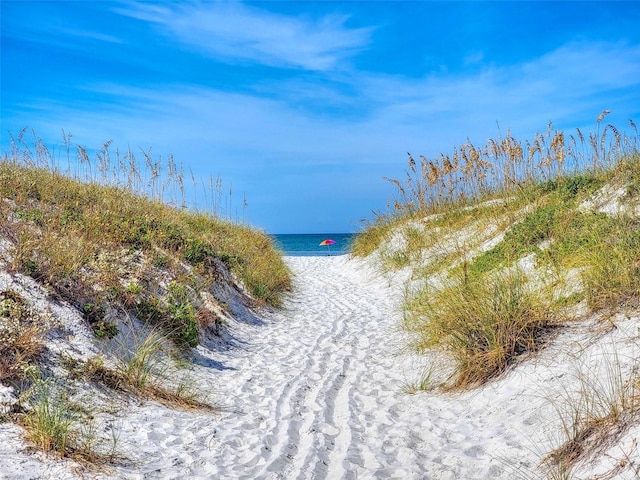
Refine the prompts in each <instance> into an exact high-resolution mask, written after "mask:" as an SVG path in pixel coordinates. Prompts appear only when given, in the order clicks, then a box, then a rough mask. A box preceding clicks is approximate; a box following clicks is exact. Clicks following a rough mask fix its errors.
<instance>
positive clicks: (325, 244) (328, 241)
mask: <svg viewBox="0 0 640 480" xmlns="http://www.w3.org/2000/svg"><path fill="white" fill-rule="evenodd" d="M334 243H336V241H335V240H332V239H330V238H327V239H326V240H323V241H321V242H320V246H321V247H327V248H328V249H329V252H330V251H331V245H333V244H334Z"/></svg>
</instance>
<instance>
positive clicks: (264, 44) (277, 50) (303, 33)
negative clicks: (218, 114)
mask: <svg viewBox="0 0 640 480" xmlns="http://www.w3.org/2000/svg"><path fill="white" fill-rule="evenodd" d="M118 12H119V13H121V14H124V15H128V16H131V17H134V18H137V19H140V20H144V21H148V22H153V23H155V24H157V25H159V26H160V27H161V28H162V29H163V31H164V32H165V33H166V34H167V35H170V36H173V37H175V38H176V40H178V41H180V42H183V43H185V44H187V45H190V46H191V47H192V48H195V49H198V50H199V51H201V52H204V53H205V54H207V55H209V56H212V57H216V58H222V59H227V60H236V61H237V60H250V61H252V62H257V63H259V64H263V65H270V66H279V67H294V68H301V69H306V70H313V71H324V70H328V69H331V68H333V67H335V66H336V65H337V64H338V63H339V62H340V61H341V60H343V59H345V58H347V57H349V56H351V55H353V54H354V53H355V52H357V51H358V50H360V49H362V48H365V47H366V45H367V44H368V43H369V37H370V34H371V31H372V29H371V28H354V29H350V28H347V26H346V22H347V21H348V16H345V15H327V16H324V17H322V18H320V19H319V20H314V19H311V18H306V17H292V16H283V15H278V14H275V13H271V12H267V11H265V10H260V9H258V8H253V7H249V6H246V5H243V4H241V3H237V2H204V3H191V4H186V5H185V4H178V3H172V4H166V5H161V6H159V5H149V4H145V3H135V4H133V5H131V6H130V7H127V8H120V9H118Z"/></svg>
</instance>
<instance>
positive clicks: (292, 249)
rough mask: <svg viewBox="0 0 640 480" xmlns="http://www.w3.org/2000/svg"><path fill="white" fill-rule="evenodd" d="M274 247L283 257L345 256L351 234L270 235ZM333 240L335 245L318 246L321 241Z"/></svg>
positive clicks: (351, 238)
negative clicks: (280, 251)
mask: <svg viewBox="0 0 640 480" xmlns="http://www.w3.org/2000/svg"><path fill="white" fill-rule="evenodd" d="M271 237H272V238H273V239H274V241H275V244H276V247H278V248H279V249H280V250H282V252H283V253H284V254H285V255H292V256H304V257H308V256H325V255H345V254H347V253H349V249H350V246H351V241H352V240H353V237H354V234H352V233H328V234H324V233H320V234H316V233H305V234H297V233H290V234H281V235H271ZM327 239H331V240H335V241H336V243H334V244H333V245H328V246H323V247H321V246H320V242H322V241H323V240H327Z"/></svg>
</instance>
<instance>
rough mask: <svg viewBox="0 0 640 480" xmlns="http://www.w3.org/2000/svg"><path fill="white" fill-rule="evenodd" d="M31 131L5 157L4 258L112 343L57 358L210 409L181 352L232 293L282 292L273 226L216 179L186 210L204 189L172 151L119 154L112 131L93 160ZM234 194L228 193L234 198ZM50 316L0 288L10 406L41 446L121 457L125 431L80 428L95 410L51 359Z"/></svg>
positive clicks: (215, 325)
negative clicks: (79, 406)
mask: <svg viewBox="0 0 640 480" xmlns="http://www.w3.org/2000/svg"><path fill="white" fill-rule="evenodd" d="M25 134H26V132H25V131H23V132H20V134H19V135H18V137H17V138H14V139H13V142H12V146H11V147H12V148H11V152H9V153H5V154H4V157H3V158H2V161H0V216H1V218H2V219H3V220H2V222H1V223H0V237H1V238H2V244H1V245H0V248H1V253H0V254H1V255H2V258H1V260H2V261H3V263H4V265H5V268H8V269H10V270H13V271H14V272H20V273H23V274H26V275H29V276H31V277H32V278H33V279H35V280H36V281H37V282H38V283H40V284H41V285H42V286H44V287H45V288H46V289H47V290H48V291H49V292H51V294H52V295H53V296H54V297H57V298H60V299H63V300H65V301H67V302H68V303H69V304H70V305H72V306H73V307H75V308H76V309H77V311H78V312H79V314H80V315H81V316H82V317H83V318H84V320H85V321H86V322H87V323H88V325H89V326H90V327H91V328H92V330H93V333H94V334H95V337H96V340H97V341H98V342H99V343H100V346H101V350H102V351H103V352H104V354H103V355H98V356H93V357H91V358H89V359H88V360H82V361H81V360H78V359H74V358H71V357H69V358H66V357H65V358H60V359H59V360H60V362H61V363H62V365H63V366H64V367H65V368H66V369H67V371H68V373H69V378H70V379H71V380H74V381H75V380H83V381H89V382H94V383H95V382H97V383H100V384H101V385H104V386H106V387H108V388H110V389H112V390H114V391H116V392H121V393H128V394H134V395H137V396H140V397H142V398H151V399H155V400H157V401H159V402H161V403H163V404H165V405H168V406H170V407H179V408H208V409H211V408H212V407H211V406H210V405H209V404H207V403H206V402H205V401H204V400H202V398H201V396H202V395H201V393H200V391H199V390H198V389H197V388H195V386H194V385H193V384H192V383H191V382H190V381H189V380H188V376H185V375H183V374H182V373H180V372H178V371H177V370H176V367H175V366H172V363H174V362H175V361H178V362H179V360H177V359H179V358H181V357H183V358H185V357H186V358H189V356H190V351H189V349H190V347H195V346H197V345H198V344H199V342H200V341H201V338H202V335H203V334H206V335H218V334H219V331H220V328H221V325H223V324H224V323H225V318H226V317H228V316H232V315H234V314H235V312H234V311H233V310H232V307H231V306H230V305H228V304H227V301H229V302H236V301H240V302H242V303H244V305H245V307H249V308H250V307H256V306H260V305H265V306H276V307H277V306H279V305H280V303H281V299H282V295H283V294H284V293H285V292H286V291H288V290H289V289H290V286H291V277H290V272H289V270H288V268H287V266H286V265H285V263H284V261H283V259H282V258H281V256H280V253H279V252H278V251H277V250H276V248H275V247H274V245H273V243H272V240H271V239H270V237H268V236H267V235H266V234H264V233H262V232H260V231H257V230H255V229H252V228H250V227H248V226H246V225H243V224H240V223H237V222H234V221H232V220H231V219H230V218H223V215H222V214H220V210H221V209H222V207H223V204H224V203H225V201H223V199H222V198H223V195H222V184H221V182H220V181H219V180H216V182H215V184H214V182H213V179H211V185H210V186H211V189H210V190H209V191H208V192H207V191H206V190H205V191H204V197H205V200H206V202H205V203H207V204H208V206H211V209H212V213H205V212H202V211H199V210H197V209H196V210H195V211H190V210H187V209H186V208H185V205H186V199H187V197H188V196H189V195H191V196H194V197H196V198H197V196H198V193H196V192H195V191H191V192H188V191H187V190H188V189H187V187H186V186H185V182H184V169H183V168H182V166H178V165H177V164H176V163H175V161H174V160H173V158H172V157H169V158H168V159H167V162H166V164H163V163H162V162H161V161H160V160H157V161H156V160H154V159H153V158H152V157H151V153H150V152H143V154H144V155H143V156H144V163H143V164H140V163H139V162H138V161H137V160H136V158H135V156H134V155H133V154H132V153H131V152H130V151H129V152H127V154H125V155H124V156H120V155H119V153H118V152H116V154H115V155H112V154H111V153H110V151H109V146H110V142H107V143H105V145H103V147H102V148H101V149H100V150H98V151H97V152H96V153H95V160H94V161H92V160H91V159H90V157H89V154H88V152H87V150H86V149H85V148H84V147H81V146H75V147H73V146H72V145H71V141H70V140H71V136H70V135H67V136H65V138H64V140H65V143H64V144H65V147H66V148H65V150H66V163H67V165H66V168H64V169H63V168H61V166H60V164H61V163H64V161H63V162H61V161H60V159H54V156H53V155H52V154H51V153H50V151H49V149H48V148H47V147H46V146H45V145H44V144H43V143H42V141H41V140H39V139H38V138H37V137H35V136H34V141H33V144H32V145H28V144H27V143H26V141H25ZM74 149H75V153H76V156H75V158H73V159H72V158H71V152H72V150H74ZM72 164H75V167H73V166H72ZM63 170H64V171H63ZM163 170H164V172H166V173H165V175H164V176H163V174H162V171H163ZM192 178H193V175H192ZM193 186H194V187H195V180H194V185H193ZM170 203H173V204H180V205H181V207H180V208H177V207H175V206H171V205H170ZM230 205H231V199H230V198H229V199H226V209H227V211H230V209H231V207H230ZM234 299H236V300H234ZM234 308H238V307H237V306H236V307H234ZM51 328H57V327H55V326H54V325H53V324H52V323H51V321H50V319H48V318H44V317H43V315H42V314H41V313H38V312H37V311H36V310H35V309H34V308H32V302H31V301H29V300H28V299H26V298H25V297H24V295H21V294H19V293H17V292H16V291H14V290H10V289H8V290H6V291H2V292H0V382H1V383H2V384H3V385H8V386H11V387H13V389H14V391H15V392H16V393H17V394H18V396H19V399H18V402H17V403H16V404H14V405H13V406H12V407H11V411H9V412H5V414H6V415H7V416H8V417H9V418H12V419H16V420H18V421H19V422H20V423H21V424H22V425H24V427H25V429H26V431H27V435H28V438H29V439H30V440H31V441H32V442H33V443H34V444H35V445H37V446H38V447H39V448H41V449H43V450H45V451H51V452H55V453H57V454H59V455H63V456H69V457H72V458H75V459H77V460H81V461H89V462H98V463H99V462H103V461H105V460H109V459H112V458H113V456H114V455H115V453H114V452H115V450H114V448H115V443H116V442H115V439H114V441H113V443H114V448H112V449H110V450H109V449H106V450H105V449H104V448H103V447H99V446H97V444H96V441H97V440H96V439H95V438H94V433H95V432H90V431H83V430H82V428H81V427H80V426H81V425H83V424H84V425H85V426H86V425H90V421H89V420H90V419H89V418H88V416H87V415H84V414H82V412H80V413H78V412H76V411H75V410H76V405H75V404H74V402H73V401H72V400H70V398H68V396H69V392H68V388H67V387H66V386H64V385H62V384H59V382H58V381H57V380H56V378H55V375H52V373H51V372H49V371H48V367H47V366H46V365H47V363H46V362H43V361H42V360H43V358H44V356H46V355H47V354H50V353H51V352H48V351H47V349H46V344H45V337H46V335H47V334H48V332H49V331H50V330H51ZM172 359H173V360H172ZM176 378H182V380H180V381H178V382H176V381H175V379H176ZM90 416H91V415H89V417H90ZM100 452H102V453H100Z"/></svg>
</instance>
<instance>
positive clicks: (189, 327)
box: [168, 282, 199, 347]
mask: <svg viewBox="0 0 640 480" xmlns="http://www.w3.org/2000/svg"><path fill="white" fill-rule="evenodd" d="M168 310H169V316H170V319H171V320H170V321H171V325H170V327H169V328H170V329H171V330H173V331H175V335H176V337H177V340H178V342H179V343H181V344H183V345H187V346H189V347H196V346H197V345H198V340H199V334H198V324H197V322H196V312H195V308H194V307H193V305H192V304H191V301H190V299H189V295H188V294H187V290H186V288H185V287H184V286H183V285H180V284H178V283H175V282H174V283H172V284H170V285H169V309H168Z"/></svg>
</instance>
